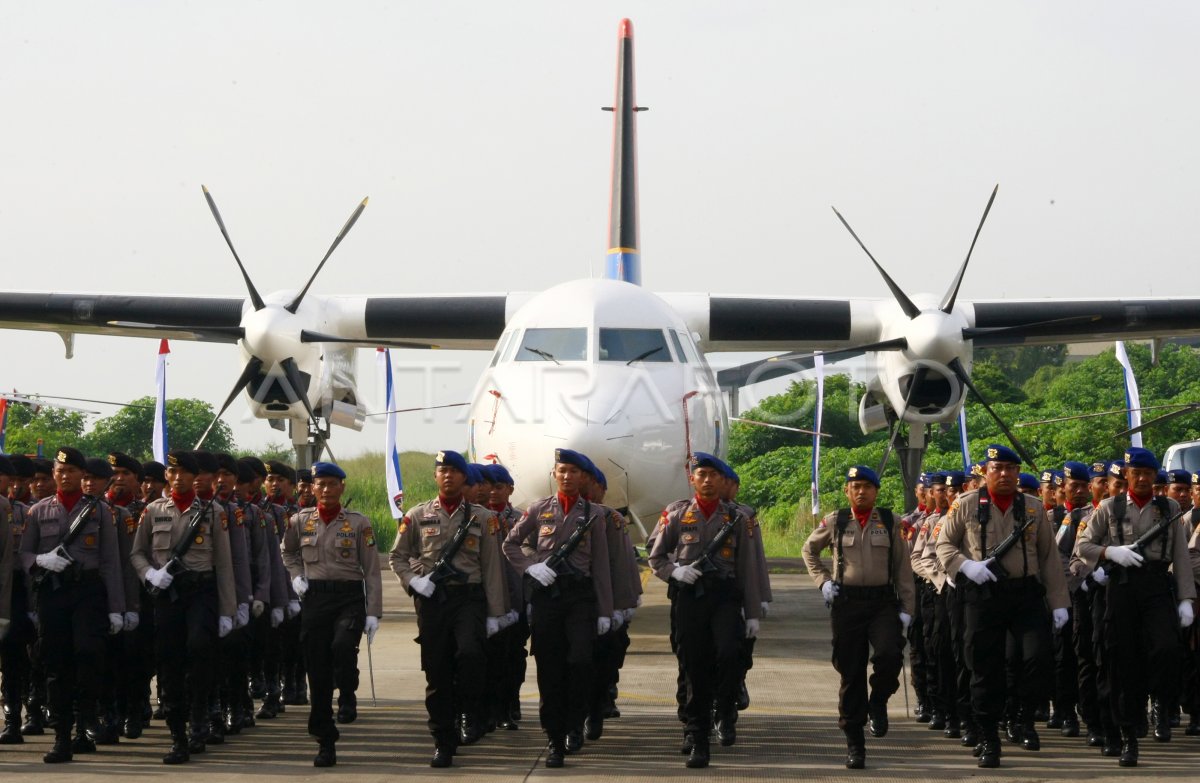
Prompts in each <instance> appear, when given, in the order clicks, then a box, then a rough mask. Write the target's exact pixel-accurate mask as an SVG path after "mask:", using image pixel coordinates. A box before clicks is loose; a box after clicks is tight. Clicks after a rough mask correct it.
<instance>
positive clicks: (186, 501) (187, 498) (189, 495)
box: [171, 489, 196, 511]
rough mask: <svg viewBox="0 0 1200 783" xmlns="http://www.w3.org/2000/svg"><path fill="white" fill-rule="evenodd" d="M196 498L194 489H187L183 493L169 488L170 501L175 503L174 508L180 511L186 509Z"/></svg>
mask: <svg viewBox="0 0 1200 783" xmlns="http://www.w3.org/2000/svg"><path fill="white" fill-rule="evenodd" d="M195 500H196V491H195V490H193V489H189V490H188V491H187V492H185V493H184V494H182V495H181V494H179V493H178V492H176V491H175V490H171V502H172V503H174V504H175V508H177V509H179V510H180V511H187V510H188V509H189V508H191V507H192V503H193V502H195Z"/></svg>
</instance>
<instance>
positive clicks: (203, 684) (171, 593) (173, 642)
mask: <svg viewBox="0 0 1200 783" xmlns="http://www.w3.org/2000/svg"><path fill="white" fill-rule="evenodd" d="M154 624H155V631H156V636H155V639H154V649H155V654H156V658H157V660H158V679H159V682H160V683H161V685H162V703H163V709H164V711H165V712H166V715H167V725H168V726H169V727H170V728H171V731H172V732H173V733H176V732H181V731H183V728H184V724H185V723H186V721H187V720H188V718H189V711H190V719H191V724H192V734H193V735H197V736H203V735H204V734H206V732H207V730H208V696H209V693H210V691H211V689H212V683H213V682H214V681H215V679H216V675H217V672H218V671H219V669H218V668H217V666H216V663H215V661H216V653H217V583H216V580H214V579H211V578H209V579H204V580H202V581H192V580H189V581H187V582H186V583H184V582H183V580H182V579H181V578H180V577H176V579H175V582H174V583H173V584H172V585H171V589H170V590H165V591H163V592H161V593H159V594H158V595H157V596H156V597H155V599H154Z"/></svg>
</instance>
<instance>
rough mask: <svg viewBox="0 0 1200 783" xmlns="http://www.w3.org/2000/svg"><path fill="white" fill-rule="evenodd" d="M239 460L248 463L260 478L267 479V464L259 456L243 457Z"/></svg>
mask: <svg viewBox="0 0 1200 783" xmlns="http://www.w3.org/2000/svg"><path fill="white" fill-rule="evenodd" d="M238 462H241V463H244V464H246V465H248V466H249V467H250V470H252V471H254V475H256V476H258V477H259V478H264V479H265V478H266V477H267V466H266V465H265V464H263V461H262V460H261V459H259V458H258V457H242V458H241V459H239V460H238Z"/></svg>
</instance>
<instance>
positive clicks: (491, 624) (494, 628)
mask: <svg viewBox="0 0 1200 783" xmlns="http://www.w3.org/2000/svg"><path fill="white" fill-rule="evenodd" d="M484 627H485V628H486V629H487V635H488V638H489V639H490V638H492V637H493V636H495V635H496V634H498V633H500V618H499V617H489V618H488V619H487V620H486V621H485V623H484Z"/></svg>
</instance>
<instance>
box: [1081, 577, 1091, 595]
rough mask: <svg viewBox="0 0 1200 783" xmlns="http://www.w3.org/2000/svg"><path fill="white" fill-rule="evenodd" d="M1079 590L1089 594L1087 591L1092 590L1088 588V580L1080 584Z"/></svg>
mask: <svg viewBox="0 0 1200 783" xmlns="http://www.w3.org/2000/svg"><path fill="white" fill-rule="evenodd" d="M1079 589H1080V590H1082V591H1083V592H1085V593H1086V592H1087V591H1088V590H1089V589H1090V588H1089V587H1088V583H1087V580H1086V579H1084V580H1083V581H1082V582H1080V584H1079Z"/></svg>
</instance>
